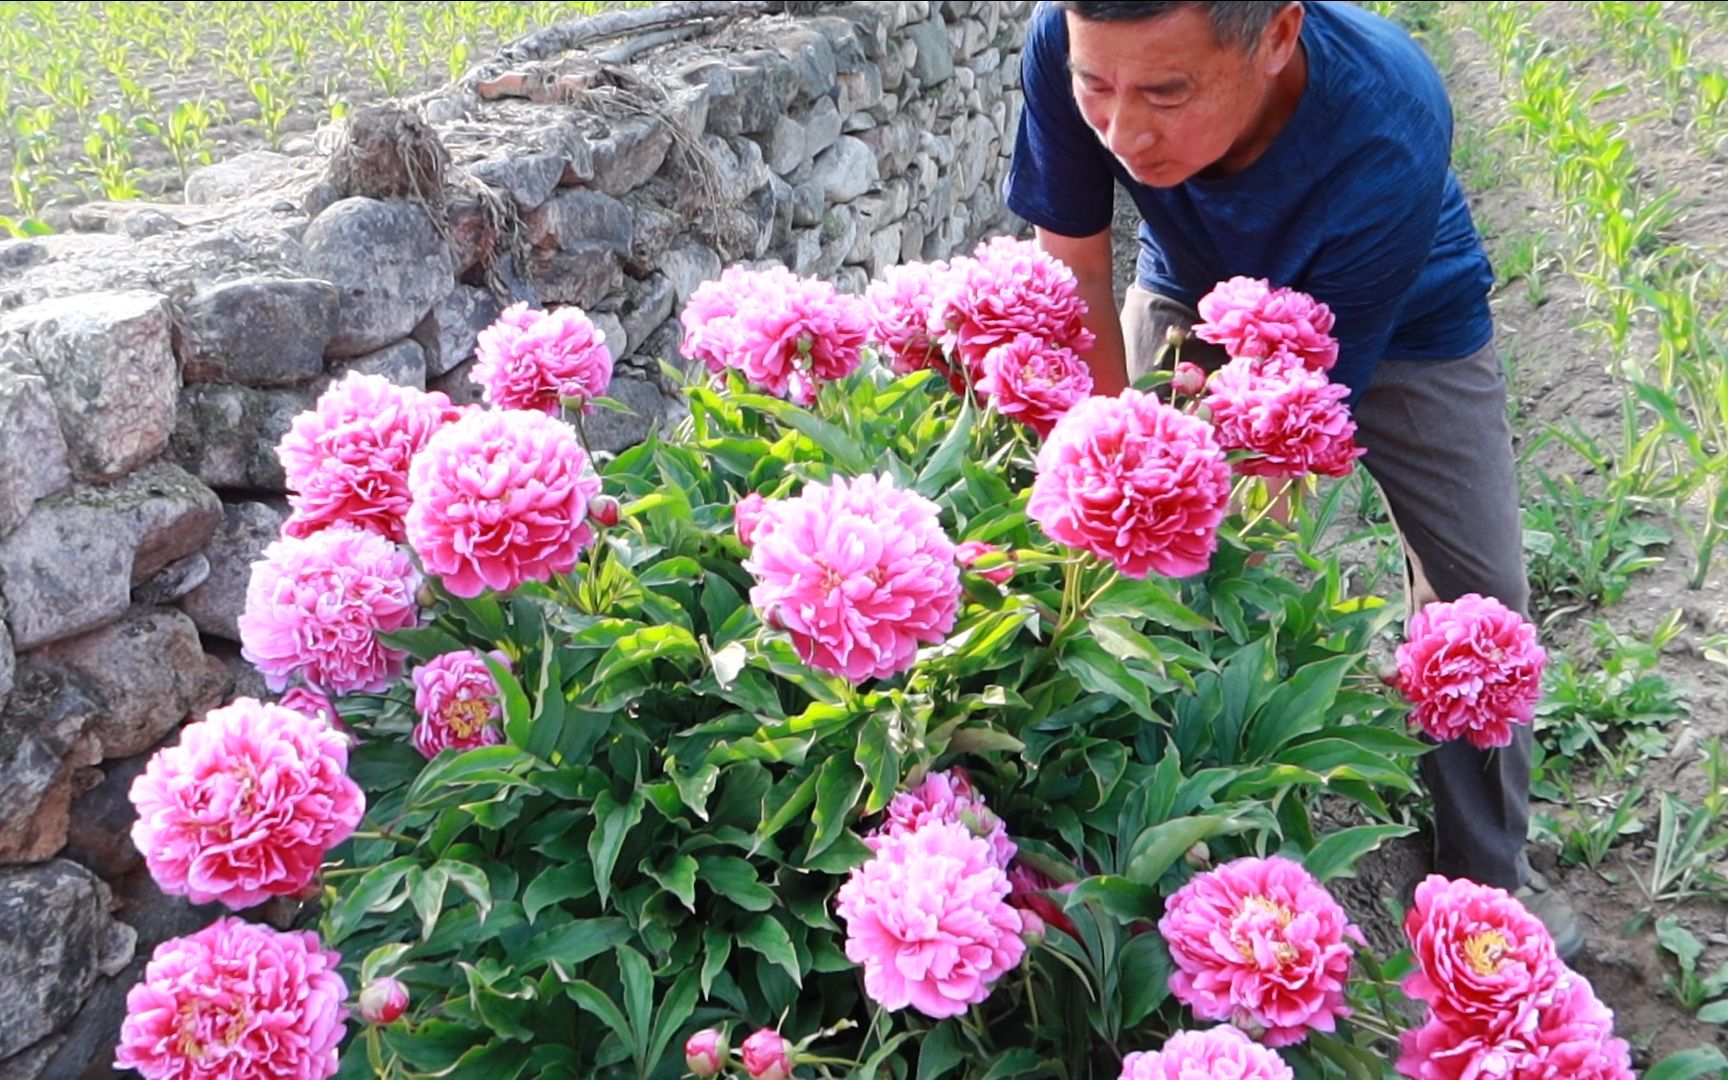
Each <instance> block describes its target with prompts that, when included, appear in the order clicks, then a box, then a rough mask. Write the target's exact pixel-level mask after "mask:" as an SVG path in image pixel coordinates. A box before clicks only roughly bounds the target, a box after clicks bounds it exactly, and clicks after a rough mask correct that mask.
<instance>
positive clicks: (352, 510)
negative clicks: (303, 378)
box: [276, 372, 462, 541]
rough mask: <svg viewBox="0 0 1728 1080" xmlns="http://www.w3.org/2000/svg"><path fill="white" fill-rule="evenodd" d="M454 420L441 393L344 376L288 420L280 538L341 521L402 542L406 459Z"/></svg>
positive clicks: (280, 454) (281, 448) (280, 448)
mask: <svg viewBox="0 0 1728 1080" xmlns="http://www.w3.org/2000/svg"><path fill="white" fill-rule="evenodd" d="M460 415H462V410H460V409H458V408H456V407H455V406H453V405H451V404H450V399H449V398H447V397H445V396H444V395H443V394H441V393H436V392H434V393H426V392H425V391H423V390H415V389H413V388H411V387H403V386H397V385H395V384H394V383H392V382H390V381H389V380H388V379H386V378H384V377H383V376H382V375H361V374H358V373H355V372H350V373H349V374H348V376H347V377H346V378H344V379H343V380H342V381H341V382H338V383H336V384H335V385H334V386H332V387H330V389H328V390H326V391H324V393H323V394H322V395H321V396H320V397H319V398H318V402H317V404H316V405H314V406H313V407H312V408H311V409H310V410H308V411H307V412H303V413H301V414H300V415H299V416H296V417H295V418H294V421H293V424H292V425H291V426H290V427H289V429H288V433H287V434H286V435H284V436H282V441H281V442H280V443H279V444H278V445H277V447H276V456H277V458H278V459H279V460H280V461H281V462H282V470H283V472H284V474H285V475H286V477H287V485H288V503H289V505H290V506H292V507H293V508H294V512H293V514H292V515H291V516H290V517H289V518H288V520H287V522H286V523H284V524H283V526H282V532H283V534H284V535H286V536H310V535H311V534H313V533H315V532H318V531H319V530H320V529H324V528H326V527H328V526H330V525H331V524H333V523H335V522H338V521H346V522H348V523H350V524H352V525H357V526H359V527H360V528H362V529H365V530H367V531H369V532H375V533H378V534H379V535H380V536H385V537H388V538H389V539H391V540H397V541H400V540H401V539H402V537H403V530H402V517H403V515H404V514H406V513H407V512H408V462H409V461H410V460H412V459H413V457H414V455H415V454H417V453H419V452H420V448H421V447H423V446H425V445H426V440H427V439H430V438H431V437H432V433H433V432H434V431H437V430H438V429H439V428H440V427H443V426H444V425H445V424H448V423H450V422H452V421H454V420H455V419H456V418H457V417H458V416H460Z"/></svg>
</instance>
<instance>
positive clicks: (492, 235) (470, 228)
mask: <svg viewBox="0 0 1728 1080" xmlns="http://www.w3.org/2000/svg"><path fill="white" fill-rule="evenodd" d="M496 209H497V208H496V207H491V206H487V205H483V204H482V201H481V200H480V199H479V198H478V197H471V198H459V199H456V200H454V201H453V202H451V204H450V266H451V269H452V270H453V271H454V273H455V274H456V276H457V277H466V276H467V275H468V272H469V271H470V270H473V269H474V268H475V267H476V266H479V265H480V263H481V261H482V260H485V259H489V258H491V257H492V256H493V254H494V253H495V252H496V251H497V249H498V240H499V231H498V222H499V218H498V216H497V213H496V212H495V211H496Z"/></svg>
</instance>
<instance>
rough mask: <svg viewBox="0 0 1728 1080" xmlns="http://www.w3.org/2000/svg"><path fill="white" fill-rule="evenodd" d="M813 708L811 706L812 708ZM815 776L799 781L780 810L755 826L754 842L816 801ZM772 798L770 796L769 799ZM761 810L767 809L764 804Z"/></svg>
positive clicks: (759, 840)
mask: <svg viewBox="0 0 1728 1080" xmlns="http://www.w3.org/2000/svg"><path fill="white" fill-rule="evenodd" d="M814 707H815V706H812V708H814ZM817 775H818V774H817V773H815V772H812V773H810V774H809V775H807V776H806V777H804V779H803V780H801V781H799V782H798V786H797V787H796V788H794V789H793V790H792V793H791V794H790V795H788V796H787V797H786V802H785V803H784V804H783V805H781V807H780V809H778V810H776V811H774V813H773V814H771V815H769V816H768V817H767V818H766V819H764V820H763V822H762V824H761V825H759V826H757V829H756V841H757V843H758V844H760V843H761V842H762V841H765V840H768V839H770V838H772V837H773V836H774V834H775V833H778V832H779V831H780V830H781V829H784V828H785V827H786V826H788V825H790V824H792V823H793V822H794V821H796V820H798V818H799V817H801V816H802V815H803V813H804V811H805V810H808V809H809V808H810V804H811V803H813V802H815V801H816V777H817ZM781 786H782V788H784V786H785V785H784V784H782V785H781ZM772 797H773V796H772V795H770V798H772ZM763 809H765V810H766V809H767V805H766V804H764V806H763Z"/></svg>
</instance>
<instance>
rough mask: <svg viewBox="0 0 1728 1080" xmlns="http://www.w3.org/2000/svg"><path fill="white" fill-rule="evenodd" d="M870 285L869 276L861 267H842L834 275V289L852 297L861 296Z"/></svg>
mask: <svg viewBox="0 0 1728 1080" xmlns="http://www.w3.org/2000/svg"><path fill="white" fill-rule="evenodd" d="M869 285H870V275H869V274H867V273H865V272H864V268H863V267H862V266H842V267H841V268H840V270H839V271H838V272H837V273H836V274H835V275H834V287H835V288H837V289H839V290H840V291H841V292H843V293H850V294H851V295H853V296H858V295H861V294H862V293H863V292H864V290H865V289H866V288H868V287H869Z"/></svg>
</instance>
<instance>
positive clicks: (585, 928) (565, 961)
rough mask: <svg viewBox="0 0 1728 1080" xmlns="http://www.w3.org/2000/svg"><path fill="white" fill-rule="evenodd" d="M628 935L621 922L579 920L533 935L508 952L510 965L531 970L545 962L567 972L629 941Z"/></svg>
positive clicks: (613, 919)
mask: <svg viewBox="0 0 1728 1080" xmlns="http://www.w3.org/2000/svg"><path fill="white" fill-rule="evenodd" d="M630 936H631V934H630V925H629V924H628V923H626V922H625V921H624V920H623V919H620V918H615V917H610V916H609V917H607V918H603V919H582V920H580V921H578V922H572V923H566V924H565V925H563V926H559V927H556V928H554V929H551V930H547V931H545V932H543V933H540V934H536V935H535V936H534V937H532V938H530V939H528V943H527V944H526V945H523V946H522V947H521V948H519V949H512V950H511V951H510V962H511V963H512V964H513V965H515V967H516V969H517V970H518V971H533V970H534V969H536V968H538V967H540V966H542V965H544V964H549V963H555V964H558V965H560V966H561V967H563V968H564V970H565V971H569V970H571V969H573V968H575V966H576V965H577V964H580V963H582V962H583V961H585V960H592V959H593V958H594V957H596V956H599V955H600V954H601V953H603V952H608V951H610V950H611V949H614V948H616V947H617V946H619V945H622V944H623V943H624V942H626V941H629V940H630Z"/></svg>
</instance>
